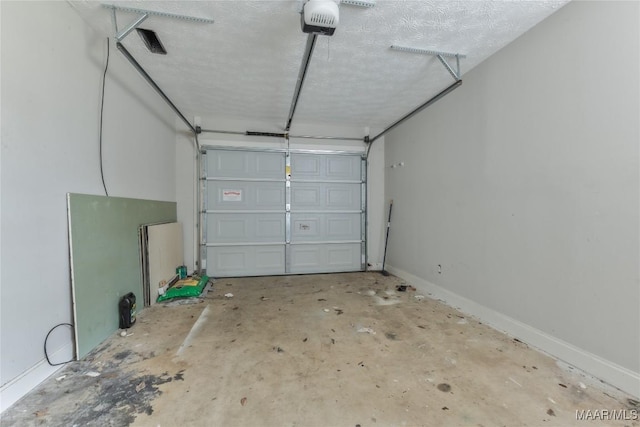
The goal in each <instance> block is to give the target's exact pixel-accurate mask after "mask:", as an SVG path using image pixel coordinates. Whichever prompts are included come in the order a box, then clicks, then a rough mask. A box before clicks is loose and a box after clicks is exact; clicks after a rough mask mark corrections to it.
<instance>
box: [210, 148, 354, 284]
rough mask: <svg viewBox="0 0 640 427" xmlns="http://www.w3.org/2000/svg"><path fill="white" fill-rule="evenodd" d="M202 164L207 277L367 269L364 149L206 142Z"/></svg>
mask: <svg viewBox="0 0 640 427" xmlns="http://www.w3.org/2000/svg"><path fill="white" fill-rule="evenodd" d="M203 170H204V173H205V181H204V182H205V187H204V200H203V202H204V208H205V214H204V221H203V248H204V254H203V258H204V260H205V265H204V266H203V267H204V268H205V269H206V271H207V274H208V275H210V276H212V277H229V276H258V275H272V274H299V273H321V272H343V271H362V270H364V269H365V241H364V236H365V225H364V224H365V205H366V198H365V191H366V187H365V170H366V169H365V167H364V160H363V158H362V156H361V155H360V154H344V153H331V154H327V153H309V152H285V151H250V150H237V149H221V148H208V149H207V150H206V154H205V155H204V156H203Z"/></svg>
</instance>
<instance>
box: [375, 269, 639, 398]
mask: <svg viewBox="0 0 640 427" xmlns="http://www.w3.org/2000/svg"><path fill="white" fill-rule="evenodd" d="M385 269H386V270H388V271H389V272H390V273H392V274H394V275H396V276H398V277H400V278H401V279H403V280H406V281H407V282H410V283H411V284H412V285H413V286H415V287H416V288H417V289H418V290H420V292H424V293H426V294H430V295H429V296H430V297H431V298H434V299H438V300H441V301H443V302H444V303H445V304H447V305H449V306H451V307H454V308H456V309H459V310H460V311H462V312H464V313H466V314H470V315H472V316H474V317H476V318H477V319H478V320H480V321H482V323H484V324H486V325H489V326H491V327H492V328H494V329H496V330H498V331H500V332H504V333H506V334H507V335H509V336H512V337H516V338H518V339H519V340H520V341H522V342H524V343H526V344H528V345H530V346H531V347H534V348H536V349H538V350H540V351H542V352H544V353H547V354H549V355H551V356H553V357H555V358H557V359H559V360H561V361H563V362H565V363H567V364H569V365H571V366H574V367H576V368H578V369H580V370H582V371H584V372H585V373H587V374H589V375H592V376H594V377H595V378H597V379H600V380H602V381H604V382H605V383H608V384H609V385H611V386H613V387H615V388H618V389H620V390H622V391H624V392H625V393H628V394H630V395H632V396H633V397H635V398H638V397H640V373H638V372H634V371H631V370H630V369H627V368H625V367H623V366H620V365H617V364H615V363H613V362H611V361H608V360H606V359H603V358H601V357H599V356H597V355H595V354H593V353H590V352H588V351H585V350H583V349H581V348H579V347H576V346H574V345H572V344H569V343H568V342H566V341H563V340H561V339H558V338H556V337H554V336H552V335H549V334H547V333H545V332H543V331H540V330H538V329H536V328H533V327H531V326H529V325H527V324H525V323H522V322H519V321H518V320H515V319H513V318H511V317H509V316H506V315H504V314H502V313H500V312H497V311H495V310H493V309H490V308H488V307H485V306H483V305H481V304H478V303H476V302H474V301H472V300H470V299H467V298H465V297H463V296H460V295H458V294H456V293H454V292H451V291H448V290H446V289H444V288H442V287H440V286H437V285H435V284H433V283H431V282H428V281H426V280H424V279H421V278H419V277H417V276H414V275H413V274H411V273H407V272H406V271H404V270H400V269H398V268H395V267H393V266H390V265H387V266H386V267H385Z"/></svg>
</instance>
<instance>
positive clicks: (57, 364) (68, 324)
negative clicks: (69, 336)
mask: <svg viewBox="0 0 640 427" xmlns="http://www.w3.org/2000/svg"><path fill="white" fill-rule="evenodd" d="M59 326H70V327H72V328H73V325H72V324H71V323H59V324H57V325H56V326H54V327H53V328H51V329H50V330H49V332H48V333H47V336H46V337H45V339H44V357H45V358H46V359H47V363H48V364H49V365H51V366H60V365H64V364H65V363H69V362H72V361H73V359H71V360H67V361H65V362H59V363H51V360H49V353H47V340H48V339H49V335H51V332H53V331H54V330H55V329H56V328H58V327H59Z"/></svg>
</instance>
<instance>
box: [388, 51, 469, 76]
mask: <svg viewBox="0 0 640 427" xmlns="http://www.w3.org/2000/svg"><path fill="white" fill-rule="evenodd" d="M391 50H397V51H400V52H408V53H418V54H422V55H431V56H435V57H436V58H438V60H440V63H442V65H443V66H444V68H446V70H447V71H448V72H449V74H451V77H453V79H454V80H455V81H458V80H460V79H461V77H462V74H461V73H460V58H466V57H467V56H466V55H462V54H459V53H449V52H439V51H437V50H428V49H419V48H415V47H406V46H397V45H391ZM445 58H455V60H456V69H455V70H454V69H453V67H452V66H451V64H449V62H447V60H446V59H445Z"/></svg>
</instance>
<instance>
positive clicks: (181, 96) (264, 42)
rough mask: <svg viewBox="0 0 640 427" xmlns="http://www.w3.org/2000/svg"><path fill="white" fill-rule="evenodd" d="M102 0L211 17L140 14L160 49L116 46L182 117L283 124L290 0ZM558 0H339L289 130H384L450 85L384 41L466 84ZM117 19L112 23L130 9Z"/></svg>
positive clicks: (293, 56)
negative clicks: (453, 71)
mask: <svg viewBox="0 0 640 427" xmlns="http://www.w3.org/2000/svg"><path fill="white" fill-rule="evenodd" d="M70 3H71V5H72V6H73V7H74V8H75V9H76V10H77V11H78V12H79V13H80V15H81V16H82V17H83V18H84V19H85V20H86V21H87V22H88V23H89V24H90V25H91V26H92V27H94V28H95V29H97V30H98V31H99V32H100V33H102V34H104V35H105V36H107V35H110V36H113V35H114V28H113V24H112V20H111V11H110V10H109V9H106V8H104V7H102V6H101V4H102V3H100V2H97V1H71V2H70ZM104 3H106V4H115V5H118V6H124V7H134V8H139V9H146V10H152V11H159V12H170V13H176V14H182V15H190V16H197V17H206V18H212V19H213V20H214V21H215V23H214V24H204V23H194V22H190V21H182V20H176V19H171V18H165V17H159V16H151V17H149V18H148V19H147V20H146V21H145V22H144V23H142V25H141V26H140V27H141V28H147V29H152V30H154V31H156V33H157V34H158V36H159V38H160V40H161V41H162V43H163V44H164V46H165V48H166V49H167V51H168V54H167V55H155V54H152V53H150V52H149V51H148V50H147V49H146V48H145V47H144V45H143V43H142V41H141V39H140V37H139V36H138V35H137V33H136V32H132V33H131V34H130V35H129V36H127V37H126V38H125V39H124V40H123V42H122V44H123V45H124V46H126V48H127V49H128V50H129V51H130V52H131V54H132V55H133V56H134V57H135V58H136V59H137V61H138V62H139V63H140V64H141V65H142V66H143V67H144V68H145V70H146V71H147V72H148V73H149V74H150V75H151V77H152V78H153V79H154V80H155V81H156V82H157V83H158V85H159V86H160V87H161V88H162V89H163V91H164V92H165V93H166V94H167V95H168V96H169V98H171V100H172V101H173V102H174V103H175V104H176V105H177V107H178V108H179V109H180V110H181V111H182V112H183V113H185V115H187V117H190V115H199V116H202V117H221V118H230V119H247V120H260V121H264V122H268V123H274V124H277V125H279V126H280V127H281V128H282V129H284V126H285V124H286V120H287V116H288V114H289V109H290V106H291V101H292V98H293V93H294V89H295V85H296V80H297V77H298V72H299V69H300V64H301V62H302V58H303V54H304V49H305V45H306V42H307V34H304V33H303V32H302V30H301V29H300V14H299V10H300V7H301V2H300V0H282V1H281V0H262V1H245V0H242V1H240V0H236V1H230V0H227V1H222V0H218V1H115V2H114V1H106V0H105V2H104ZM565 3H567V0H552V1H551V0H550V1H547V0H545V1H485V0H478V1H471V0H466V1H433V0H426V1H406V0H378V1H377V2H376V5H375V7H373V8H360V7H354V6H349V5H346V4H342V5H340V23H339V25H338V28H337V29H336V32H335V34H334V35H333V36H331V37H329V36H319V37H318V40H317V43H316V47H315V50H314V53H313V57H312V59H311V63H310V66H309V70H308V73H307V78H306V80H305V83H304V87H303V90H302V93H301V96H300V101H299V103H298V107H297V110H296V114H295V117H294V128H295V123H296V122H301V123H315V124H325V125H343V126H344V125H346V126H356V127H362V128H364V127H366V126H369V127H372V128H373V127H375V128H384V127H386V126H387V125H389V124H391V123H393V122H394V121H395V120H397V119H399V118H400V117H402V116H403V115H405V114H406V113H408V112H410V111H411V110H412V109H414V108H415V107H417V106H418V105H420V104H422V103H423V102H425V101H426V100H427V99H429V98H430V97H432V96H433V95H435V94H436V93H438V92H439V91H441V90H442V89H444V88H445V87H447V86H449V85H450V84H451V83H453V82H454V80H453V77H452V76H451V75H450V74H449V73H448V72H447V71H446V69H445V68H444V67H443V65H442V64H441V63H440V62H439V61H438V60H437V59H436V58H434V57H432V56H427V55H418V54H412V53H405V52H398V51H393V50H391V49H390V46H391V45H392V44H396V45H402V46H409V47H415V48H421V49H429V50H436V51H444V52H451V53H459V54H464V55H466V58H465V59H461V71H462V78H463V80H464V74H465V73H466V72H468V71H469V70H470V69H472V68H473V67H475V66H476V65H478V64H479V63H480V62H482V61H483V60H485V59H486V58H487V57H489V56H490V55H492V54H493V53H495V52H496V51H498V50H499V49H501V48H502V47H504V46H505V45H507V44H508V43H510V42H511V41H513V40H514V39H515V38H517V37H518V36H520V35H521V34H523V33H524V32H526V31H527V30H529V29H530V28H531V27H533V26H534V25H536V24H537V23H538V22H540V21H541V20H543V19H544V18H546V17H547V16H549V15H550V14H552V13H553V12H555V11H556V10H558V9H559V8H560V7H561V6H562V5H564V4H565ZM117 16H118V24H119V25H120V28H122V27H124V26H125V25H126V24H128V23H129V22H131V21H132V20H133V19H134V18H135V17H136V15H135V14H131V13H126V12H118V15H117ZM114 54H116V53H115V52H114ZM118 54H119V53H118ZM454 63H455V61H454Z"/></svg>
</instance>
